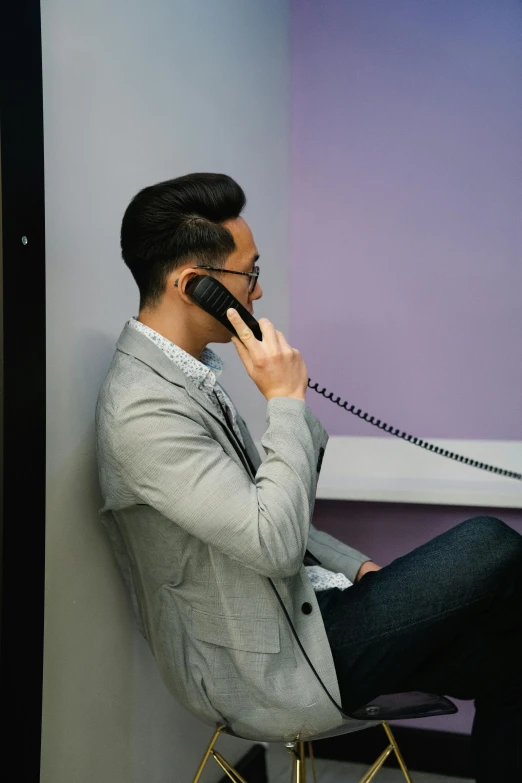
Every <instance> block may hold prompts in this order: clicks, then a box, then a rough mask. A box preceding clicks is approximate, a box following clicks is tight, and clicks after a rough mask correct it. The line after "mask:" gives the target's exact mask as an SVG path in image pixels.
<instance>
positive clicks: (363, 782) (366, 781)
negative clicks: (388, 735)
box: [359, 745, 393, 783]
mask: <svg viewBox="0 0 522 783" xmlns="http://www.w3.org/2000/svg"><path fill="white" fill-rule="evenodd" d="M392 751H393V748H392V746H391V745H388V747H387V748H386V749H385V750H383V752H382V753H381V755H380V756H379V758H378V759H377V761H374V763H373V764H372V766H371V767H370V769H369V770H368V771H367V772H365V773H364V775H363V776H362V778H361V779H360V781H359V783H370V781H371V780H373V779H374V777H375V775H376V774H377V773H378V771H379V770H380V768H381V767H382V765H383V764H384V762H385V761H386V759H387V758H388V756H389V755H390V753H392Z"/></svg>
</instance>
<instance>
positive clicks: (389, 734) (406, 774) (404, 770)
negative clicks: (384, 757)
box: [382, 720, 413, 783]
mask: <svg viewBox="0 0 522 783" xmlns="http://www.w3.org/2000/svg"><path fill="white" fill-rule="evenodd" d="M382 725H383V728H384V731H385V732H386V735H387V737H388V739H389V740H390V745H391V746H392V748H393V750H394V752H395V755H396V756H397V761H398V762H399V766H400V768H401V769H402V773H403V775H404V777H405V778H406V781H407V783H413V781H412V779H411V777H410V773H409V772H408V768H407V767H406V764H405V763H404V759H403V758H402V754H401V752H400V750H399V746H398V745H397V742H396V741H395V737H394V736H393V734H392V732H391V729H390V727H389V726H388V724H387V723H386V721H385V720H383V722H382Z"/></svg>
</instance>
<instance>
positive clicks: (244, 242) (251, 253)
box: [223, 217, 259, 266]
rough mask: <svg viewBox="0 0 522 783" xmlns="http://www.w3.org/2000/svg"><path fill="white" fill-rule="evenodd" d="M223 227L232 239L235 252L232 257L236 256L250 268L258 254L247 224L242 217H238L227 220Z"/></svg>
mask: <svg viewBox="0 0 522 783" xmlns="http://www.w3.org/2000/svg"><path fill="white" fill-rule="evenodd" d="M223 225H224V226H225V227H226V228H228V230H229V231H230V232H231V233H232V236H233V237H234V242H235V243H236V252H235V253H234V254H233V255H236V256H238V257H239V258H240V259H241V260H242V261H243V262H244V263H245V264H247V265H249V266H251V265H252V263H254V262H255V260H257V258H259V252H258V249H257V246H256V243H255V241H254V236H253V234H252V231H251V229H250V226H249V225H248V223H247V222H246V221H245V220H244V219H243V218H242V217H239V218H235V219H234V220H227V221H226V222H225V223H224V224H223Z"/></svg>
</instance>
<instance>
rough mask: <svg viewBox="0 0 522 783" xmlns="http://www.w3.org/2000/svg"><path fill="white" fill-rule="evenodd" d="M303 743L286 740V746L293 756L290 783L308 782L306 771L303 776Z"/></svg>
mask: <svg viewBox="0 0 522 783" xmlns="http://www.w3.org/2000/svg"><path fill="white" fill-rule="evenodd" d="M301 745H302V743H301V742H300V743H299V746H298V744H297V742H285V748H286V749H287V751H288V752H289V753H290V755H291V756H292V770H291V772H290V783H306V773H305V776H304V777H303V771H304V765H303V764H302V761H301Z"/></svg>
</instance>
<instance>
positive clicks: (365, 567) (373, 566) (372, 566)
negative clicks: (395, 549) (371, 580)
mask: <svg viewBox="0 0 522 783" xmlns="http://www.w3.org/2000/svg"><path fill="white" fill-rule="evenodd" d="M381 568H382V566H378V565H377V563H373V562H372V561H371V560H366V561H365V562H364V563H363V564H362V565H361V567H360V568H359V570H358V571H357V576H356V577H355V581H356V582H358V581H359V580H360V579H362V577H363V576H364V575H365V574H367V573H368V571H380V570H381Z"/></svg>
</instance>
